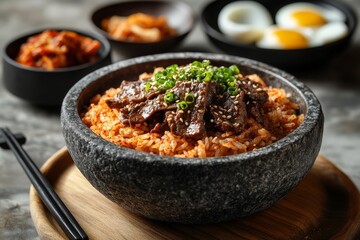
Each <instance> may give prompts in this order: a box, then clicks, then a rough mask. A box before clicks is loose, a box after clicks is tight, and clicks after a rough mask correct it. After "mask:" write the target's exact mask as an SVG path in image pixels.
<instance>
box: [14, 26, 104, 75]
mask: <svg viewBox="0 0 360 240" xmlns="http://www.w3.org/2000/svg"><path fill="white" fill-rule="evenodd" d="M100 47H101V43H100V42H99V41H97V40H94V39H92V38H89V37H85V36H82V35H80V34H78V33H75V32H71V31H55V30H46V31H44V32H42V33H40V34H37V35H34V36H31V37H29V38H28V40H27V41H26V43H24V44H22V45H21V48H20V51H19V54H18V56H17V58H16V61H17V62H19V63H21V64H23V65H25V66H28V67H35V68H40V69H45V70H54V69H59V68H67V67H73V66H78V65H82V64H86V63H90V62H94V61H96V60H97V59H98V58H99V55H98V50H99V49H100Z"/></svg>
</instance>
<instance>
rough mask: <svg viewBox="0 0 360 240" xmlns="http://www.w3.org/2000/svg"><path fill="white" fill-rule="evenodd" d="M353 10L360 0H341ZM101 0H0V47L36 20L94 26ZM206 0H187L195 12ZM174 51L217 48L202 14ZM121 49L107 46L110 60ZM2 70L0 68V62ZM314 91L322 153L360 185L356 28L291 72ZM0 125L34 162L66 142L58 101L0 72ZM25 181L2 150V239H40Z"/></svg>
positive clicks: (359, 79) (47, 24)
mask: <svg viewBox="0 0 360 240" xmlns="http://www.w3.org/2000/svg"><path fill="white" fill-rule="evenodd" d="M187 1H189V2H190V0H187ZM343 1H345V0H343ZM346 2H348V3H349V4H350V5H351V6H352V7H353V8H354V9H355V10H356V12H357V13H360V1H358V0H346ZM103 3H104V1H101V0H31V1H30V0H1V1H0V48H1V49H3V47H4V45H5V43H6V42H7V41H8V40H10V39H11V38H12V37H14V36H16V35H18V34H21V33H23V32H27V31H31V30H35V29H38V28H42V27H49V28H51V27H62V26H63V27H74V28H80V29H84V30H90V31H95V29H94V28H93V26H92V25H91V23H90V21H89V15H90V13H91V11H92V10H93V9H94V7H96V6H98V5H101V4H103ZM205 3H206V1H204V0H203V1H193V2H191V4H192V5H193V7H194V10H195V11H196V13H198V14H199V13H200V10H201V9H202V7H203V6H204V4H205ZM177 51H208V52H220V51H219V50H217V49H216V48H214V46H212V45H211V43H210V42H209V41H208V40H207V38H206V36H205V35H204V33H203V32H202V30H201V27H200V22H198V23H197V26H196V28H195V29H194V31H193V32H192V33H191V34H190V35H189V36H188V38H187V39H186V41H185V42H184V43H183V44H182V45H181V46H180V47H179V48H178V49H177ZM122 59H123V57H122V56H121V55H120V54H118V53H117V52H115V51H114V52H113V60H114V61H119V60H122ZM0 71H1V70H0ZM291 73H292V74H294V75H295V76H296V77H298V78H299V79H300V80H301V81H303V82H305V83H306V84H307V85H308V86H309V87H310V88H311V89H312V90H313V91H314V92H315V94H316V95H317V96H318V98H319V100H320V102H321V104H322V106H323V110H324V114H325V118H326V119H325V131H324V139H323V144H322V148H321V154H323V155H324V156H326V157H327V158H329V159H330V160H331V161H332V162H333V163H335V164H336V165H337V166H338V167H339V168H340V169H341V170H342V171H343V172H344V173H346V174H347V175H348V176H349V177H350V178H351V179H352V181H353V182H354V183H355V184H356V185H357V187H358V188H360V31H359V29H358V31H357V32H356V34H355V37H354V40H353V42H352V45H351V46H350V47H349V48H348V49H347V51H346V52H344V53H343V54H341V56H339V57H338V58H336V59H335V60H334V61H332V62H330V63H328V64H324V66H322V67H319V68H316V69H313V70H311V71H298V72H291ZM0 126H8V127H9V128H11V129H12V130H13V131H15V132H22V133H24V134H25V135H26V136H27V138H28V142H27V144H26V145H25V146H24V148H25V149H26V150H27V151H28V153H29V155H30V156H31V157H32V158H33V160H34V161H35V163H36V165H37V166H39V167H40V166H41V165H42V164H43V163H44V162H45V161H46V160H47V159H48V158H49V157H50V156H51V155H53V154H54V153H55V152H56V151H57V150H59V149H60V148H61V147H63V146H64V145H65V142H64V139H63V136H62V133H61V128H60V121H59V109H46V108H45V109H44V108H40V107H36V106H32V105H29V104H27V103H26V102H24V101H22V100H20V99H18V98H16V97H14V96H13V95H11V94H10V93H8V92H7V91H6V89H4V85H3V79H1V80H0ZM29 187H30V182H29V180H28V179H27V177H26V175H25V174H24V172H23V170H22V168H21V167H20V165H19V164H18V163H17V161H16V160H15V158H14V156H13V154H12V153H11V152H10V151H4V150H0V239H38V236H37V233H36V230H35V228H34V225H33V222H32V220H31V216H30V212H29Z"/></svg>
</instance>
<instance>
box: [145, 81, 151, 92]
mask: <svg viewBox="0 0 360 240" xmlns="http://www.w3.org/2000/svg"><path fill="white" fill-rule="evenodd" d="M150 88H151V84H150V82H146V83H145V92H146V93H148V92H149V90H150Z"/></svg>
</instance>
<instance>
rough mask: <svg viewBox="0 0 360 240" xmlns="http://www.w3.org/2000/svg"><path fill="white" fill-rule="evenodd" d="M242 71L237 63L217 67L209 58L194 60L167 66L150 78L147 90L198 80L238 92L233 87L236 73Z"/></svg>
mask: <svg viewBox="0 0 360 240" xmlns="http://www.w3.org/2000/svg"><path fill="white" fill-rule="evenodd" d="M239 73H240V71H239V69H238V67H237V66H236V65H231V66H229V67H224V66H221V67H217V66H213V65H211V64H210V61H209V60H203V61H193V62H192V63H189V64H187V65H185V66H184V67H179V66H178V65H177V64H173V65H170V66H167V67H166V68H165V69H164V70H162V71H158V72H157V73H156V74H155V75H154V76H153V77H152V78H151V80H150V84H145V91H146V92H148V91H149V90H150V89H151V88H154V89H156V90H159V91H163V90H168V89H171V88H173V87H174V86H175V85H176V82H177V81H198V82H214V83H217V84H218V85H220V87H219V88H218V90H219V91H220V92H224V91H227V90H228V88H230V90H229V91H228V92H229V93H233V94H235V93H237V91H236V90H234V89H233V88H234V87H236V81H237V78H236V75H238V74H239Z"/></svg>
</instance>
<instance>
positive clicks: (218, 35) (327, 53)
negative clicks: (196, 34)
mask: <svg viewBox="0 0 360 240" xmlns="http://www.w3.org/2000/svg"><path fill="white" fill-rule="evenodd" d="M239 1H242V0H239ZM231 2H234V0H227V1H222V0H216V1H212V2H210V3H209V4H207V5H206V6H205V7H204V8H203V10H202V12H201V23H202V28H203V30H204V32H205V34H206V36H207V37H208V39H209V40H210V42H211V43H212V44H214V46H216V47H217V48H218V49H220V50H222V51H224V52H226V53H228V54H232V55H236V56H240V57H246V58H251V59H255V60H258V61H261V62H265V63H267V64H271V65H273V66H276V67H279V68H285V69H302V68H303V67H309V68H311V67H315V66H321V65H323V64H324V63H325V62H328V61H329V60H331V59H333V58H334V57H336V56H338V55H339V54H340V53H341V52H343V51H344V50H345V49H346V48H347V47H348V46H349V44H350V42H351V39H352V37H353V35H354V32H355V30H356V26H357V16H356V13H355V12H354V10H353V9H351V7H350V6H348V5H347V4H346V3H344V2H341V1H337V0H319V1H316V3H315V2H313V1H309V0H301V1H299V2H309V3H313V4H317V5H320V6H330V7H332V8H335V9H338V10H339V11H341V12H342V13H343V14H344V16H345V17H346V21H345V24H346V25H347V27H348V34H347V35H346V36H345V37H343V38H341V39H339V40H336V41H334V42H331V43H328V44H325V45H321V46H316V47H309V48H303V49H288V50H282V49H271V48H260V47H257V46H255V44H242V43H240V42H238V41H237V40H235V39H232V38H230V37H228V36H226V35H225V34H223V33H222V32H221V31H220V29H219V26H218V16H219V13H220V11H221V10H222V9H223V8H224V7H225V6H226V5H227V4H229V3H231ZM257 2H259V3H260V4H262V5H263V6H264V7H265V8H266V9H267V10H268V11H269V13H270V14H271V17H272V18H273V20H275V14H276V12H277V11H278V10H279V9H280V8H281V7H283V6H285V5H287V4H290V3H294V1H291V0H284V1H267V0H258V1H257Z"/></svg>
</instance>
